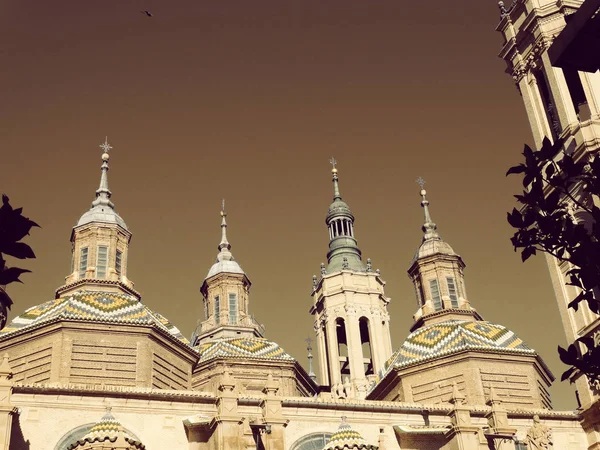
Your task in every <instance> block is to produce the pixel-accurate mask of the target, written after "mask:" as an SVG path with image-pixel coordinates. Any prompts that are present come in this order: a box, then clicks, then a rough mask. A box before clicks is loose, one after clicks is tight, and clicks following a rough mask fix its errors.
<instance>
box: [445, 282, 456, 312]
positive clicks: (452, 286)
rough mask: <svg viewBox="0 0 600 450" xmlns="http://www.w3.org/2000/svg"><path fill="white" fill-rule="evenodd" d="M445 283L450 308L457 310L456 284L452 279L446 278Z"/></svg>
mask: <svg viewBox="0 0 600 450" xmlns="http://www.w3.org/2000/svg"><path fill="white" fill-rule="evenodd" d="M446 281H447V282H448V296H449V297H450V301H451V302H452V307H453V308H458V296H457V295H456V283H455V282H454V278H452V277H448V278H446Z"/></svg>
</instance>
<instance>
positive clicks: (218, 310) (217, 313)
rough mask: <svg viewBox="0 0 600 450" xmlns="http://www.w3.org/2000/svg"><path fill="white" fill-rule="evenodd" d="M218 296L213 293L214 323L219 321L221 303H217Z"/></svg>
mask: <svg viewBox="0 0 600 450" xmlns="http://www.w3.org/2000/svg"><path fill="white" fill-rule="evenodd" d="M219 300H220V299H219V296H218V295H215V323H220V322H221V305H220V304H219Z"/></svg>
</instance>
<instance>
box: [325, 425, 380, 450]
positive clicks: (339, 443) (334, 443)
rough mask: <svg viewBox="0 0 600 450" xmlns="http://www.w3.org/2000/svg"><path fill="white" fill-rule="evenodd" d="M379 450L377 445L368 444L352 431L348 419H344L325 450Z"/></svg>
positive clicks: (356, 432) (357, 433)
mask: <svg viewBox="0 0 600 450" xmlns="http://www.w3.org/2000/svg"><path fill="white" fill-rule="evenodd" d="M378 448H379V447H378V446H377V445H372V444H367V442H366V441H365V440H364V439H363V437H362V436H361V434H360V433H359V432H358V431H355V430H354V429H352V427H351V426H350V425H349V424H348V422H346V418H345V417H343V418H342V423H341V424H340V426H339V428H338V430H337V431H336V432H335V433H333V435H332V436H331V439H329V442H328V443H327V444H326V445H325V447H323V450H345V449H351V450H355V449H360V450H377V449H378Z"/></svg>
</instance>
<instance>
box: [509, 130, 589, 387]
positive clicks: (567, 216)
mask: <svg viewBox="0 0 600 450" xmlns="http://www.w3.org/2000/svg"><path fill="white" fill-rule="evenodd" d="M523 157H524V160H525V161H524V162H523V163H520V164H518V165H516V166H513V167H511V168H510V169H509V170H508V172H507V175H511V174H514V175H521V176H522V177H523V180H522V182H523V187H524V188H525V190H524V192H523V193H522V194H517V195H515V196H514V197H515V198H516V200H517V202H518V208H513V210H512V211H511V212H509V213H507V221H508V223H509V224H510V226H511V227H513V228H514V229H515V232H514V234H513V236H512V237H511V238H510V241H511V243H512V244H513V246H514V249H515V251H516V250H517V249H520V250H521V259H522V260H523V261H526V260H527V259H529V258H530V257H531V256H534V255H536V254H537V253H538V252H543V253H547V254H549V255H552V256H553V257H555V258H557V259H559V260H560V261H565V262H567V263H568V264H567V265H565V266H564V267H566V269H565V270H564V271H563V275H564V278H565V280H567V281H566V284H567V285H571V286H575V287H577V288H578V289H580V293H579V294H578V295H577V296H576V297H575V298H574V299H572V300H571V301H570V303H569V307H570V308H573V309H575V310H576V311H577V310H578V309H579V308H581V306H582V305H587V307H588V308H589V309H590V311H592V312H593V313H595V314H598V313H599V312H600V302H599V300H598V296H597V295H598V294H597V293H599V292H600V208H598V207H597V206H596V205H595V203H594V200H593V199H594V198H596V199H597V198H598V197H600V156H597V155H589V156H587V155H583V157H581V156H580V155H578V156H577V159H574V156H573V155H569V154H567V153H565V152H564V151H563V147H562V145H561V142H557V143H555V144H553V143H552V142H551V141H550V140H549V139H547V138H545V139H544V140H543V144H542V147H541V148H540V149H539V150H537V151H534V150H532V149H531V147H529V146H527V145H525V147H524V149H523ZM585 348H587V350H584V349H585ZM558 352H559V356H560V359H561V361H562V362H563V363H565V364H567V365H569V366H571V367H570V368H569V369H568V370H566V371H565V373H563V376H562V379H563V380H566V379H569V380H571V381H573V380H574V379H575V378H577V377H579V376H580V375H582V374H583V375H586V376H587V377H588V378H589V379H591V380H598V379H599V377H600V345H598V346H595V345H594V341H593V340H592V339H591V338H589V337H588V336H583V337H581V338H580V339H578V340H577V341H576V342H575V343H573V344H571V345H569V347H568V348H567V349H564V348H561V347H559V348H558Z"/></svg>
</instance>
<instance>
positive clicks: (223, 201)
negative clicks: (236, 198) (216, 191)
mask: <svg viewBox="0 0 600 450" xmlns="http://www.w3.org/2000/svg"><path fill="white" fill-rule="evenodd" d="M221 212H225V199H223V200H222V201H221Z"/></svg>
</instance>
